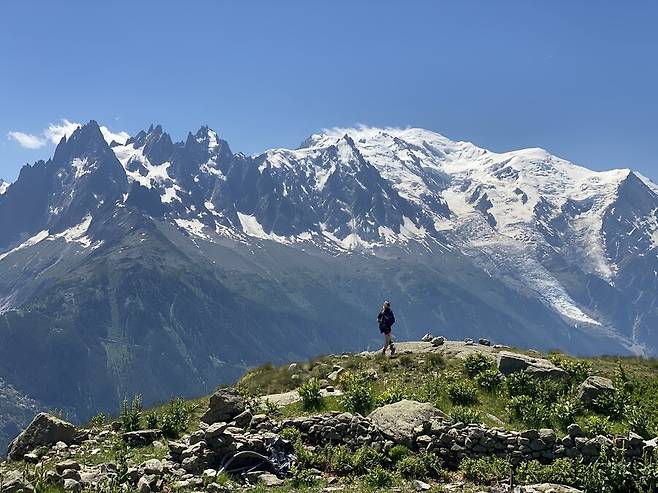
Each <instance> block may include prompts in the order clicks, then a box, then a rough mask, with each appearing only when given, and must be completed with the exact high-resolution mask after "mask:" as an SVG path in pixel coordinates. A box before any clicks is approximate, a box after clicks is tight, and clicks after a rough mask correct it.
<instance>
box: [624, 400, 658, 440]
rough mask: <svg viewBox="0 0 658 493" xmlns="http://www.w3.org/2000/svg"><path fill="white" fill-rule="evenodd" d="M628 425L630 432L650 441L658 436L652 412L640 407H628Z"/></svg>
mask: <svg viewBox="0 0 658 493" xmlns="http://www.w3.org/2000/svg"><path fill="white" fill-rule="evenodd" d="M626 424H627V426H628V431H632V432H633V433H637V434H638V435H640V436H641V437H642V438H644V439H646V440H648V439H650V438H653V437H654V436H656V430H655V427H654V423H653V415H652V411H651V410H649V409H644V408H641V407H639V406H627V407H626Z"/></svg>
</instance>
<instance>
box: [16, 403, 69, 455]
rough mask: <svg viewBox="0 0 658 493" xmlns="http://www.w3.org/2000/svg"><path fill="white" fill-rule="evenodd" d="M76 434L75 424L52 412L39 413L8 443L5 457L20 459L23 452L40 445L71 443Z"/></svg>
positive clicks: (25, 452)
mask: <svg viewBox="0 0 658 493" xmlns="http://www.w3.org/2000/svg"><path fill="white" fill-rule="evenodd" d="M76 434H77V430H76V428H75V426H73V425H72V424H71V423H69V422H67V421H64V420H62V419H60V418H58V417H56V416H53V415H52V414H48V413H39V414H37V415H36V416H35V417H34V419H33V420H32V422H31V423H30V424H29V425H28V427H27V428H25V430H23V432H22V433H21V434H20V435H18V436H17V437H16V438H15V439H14V440H13V441H12V442H11V443H10V444H9V451H8V452H7V457H9V459H12V460H19V459H22V458H23V456H24V455H25V454H27V453H28V452H30V451H31V450H34V449H35V448H36V447H39V446H41V445H54V444H55V443H57V442H64V443H65V444H67V445H68V444H71V443H73V441H74V439H75V437H76Z"/></svg>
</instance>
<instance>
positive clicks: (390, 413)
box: [368, 399, 448, 447]
mask: <svg viewBox="0 0 658 493" xmlns="http://www.w3.org/2000/svg"><path fill="white" fill-rule="evenodd" d="M368 418H369V419H370V420H371V421H372V422H373V423H374V424H375V425H376V426H377V427H378V428H379V429H380V430H381V431H382V433H384V435H385V436H387V437H389V438H390V439H391V440H393V441H394V442H395V443H399V444H402V445H405V446H407V447H412V446H413V443H414V439H415V437H416V436H417V435H420V434H422V433H417V432H416V428H418V427H420V429H421V432H422V428H423V426H424V425H426V424H429V422H430V420H432V419H446V420H447V419H448V417H447V416H446V415H445V414H444V413H442V412H441V411H439V410H438V409H437V408H436V407H434V406H433V405H431V404H428V403H426V402H416V401H410V400H407V399H403V400H401V401H399V402H396V403H394V404H388V405H386V406H382V407H380V408H379V409H375V410H374V411H373V412H372V413H370V415H369V416H368Z"/></svg>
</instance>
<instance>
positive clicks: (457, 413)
mask: <svg viewBox="0 0 658 493" xmlns="http://www.w3.org/2000/svg"><path fill="white" fill-rule="evenodd" d="M450 418H451V419H452V420H453V421H454V422H455V423H460V422H461V423H465V424H472V423H481V422H482V416H481V415H480V412H479V411H477V410H476V409H471V408H469V407H464V406H455V407H453V408H452V409H451V410H450Z"/></svg>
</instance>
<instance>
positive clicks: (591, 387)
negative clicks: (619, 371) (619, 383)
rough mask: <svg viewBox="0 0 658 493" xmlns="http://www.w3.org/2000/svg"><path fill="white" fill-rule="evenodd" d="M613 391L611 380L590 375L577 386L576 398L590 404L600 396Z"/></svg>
mask: <svg viewBox="0 0 658 493" xmlns="http://www.w3.org/2000/svg"><path fill="white" fill-rule="evenodd" d="M614 391H615V386H614V385H613V384H612V380H610V379H609V378H605V377H598V376H594V375H592V376H590V377H587V379H586V380H585V381H584V382H583V383H581V384H580V385H579V386H578V398H579V399H580V400H581V401H582V402H584V403H585V404H591V402H592V401H593V400H594V399H596V398H597V397H599V396H600V395H603V394H607V393H611V392H614Z"/></svg>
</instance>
